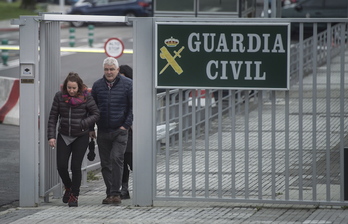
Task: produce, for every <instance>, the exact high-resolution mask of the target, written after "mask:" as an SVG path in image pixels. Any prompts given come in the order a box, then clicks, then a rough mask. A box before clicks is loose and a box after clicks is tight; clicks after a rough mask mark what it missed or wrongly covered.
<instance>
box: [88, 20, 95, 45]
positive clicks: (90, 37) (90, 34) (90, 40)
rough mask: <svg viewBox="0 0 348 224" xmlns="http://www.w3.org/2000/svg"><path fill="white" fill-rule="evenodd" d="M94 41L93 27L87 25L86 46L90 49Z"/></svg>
mask: <svg viewBox="0 0 348 224" xmlns="http://www.w3.org/2000/svg"><path fill="white" fill-rule="evenodd" d="M93 41H94V26H93V25H88V44H89V46H90V47H93Z"/></svg>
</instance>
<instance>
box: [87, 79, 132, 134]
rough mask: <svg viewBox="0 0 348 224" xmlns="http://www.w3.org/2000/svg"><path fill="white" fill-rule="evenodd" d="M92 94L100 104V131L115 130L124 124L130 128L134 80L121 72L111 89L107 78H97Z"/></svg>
mask: <svg viewBox="0 0 348 224" xmlns="http://www.w3.org/2000/svg"><path fill="white" fill-rule="evenodd" d="M92 96H93V98H94V100H95V102H96V103H97V105H98V108H99V111H100V119H99V121H98V122H97V125H98V131H100V132H113V131H116V130H117V129H119V128H120V127H121V126H123V127H124V128H126V129H129V128H130V127H131V126H132V123H133V106H132V105H133V81H132V80H131V79H129V78H126V77H124V76H122V75H120V74H118V75H117V77H116V80H115V83H114V84H113V86H112V87H111V89H109V87H108V85H107V80H106V78H105V77H104V76H103V78H101V79H99V80H97V81H96V82H95V83H94V84H93V87H92Z"/></svg>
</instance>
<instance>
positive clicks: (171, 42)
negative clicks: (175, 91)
mask: <svg viewBox="0 0 348 224" xmlns="http://www.w3.org/2000/svg"><path fill="white" fill-rule="evenodd" d="M164 44H165V45H166V46H167V47H168V48H173V47H176V46H177V45H178V44H179V40H178V39H175V38H173V37H170V38H168V39H165V40H164ZM167 47H165V46H163V47H161V49H160V51H161V53H160V57H161V58H162V59H165V60H167V64H166V65H165V66H164V67H163V69H162V70H161V71H160V73H159V74H160V75H161V74H162V73H163V72H164V71H165V70H166V69H167V68H168V67H169V66H171V67H172V68H173V69H174V71H175V72H176V73H177V74H178V75H180V74H181V73H183V70H182V68H181V67H180V65H179V64H178V63H177V62H176V61H175V59H176V58H177V57H179V58H181V55H180V54H181V52H182V51H183V50H184V48H185V47H184V46H182V47H181V48H180V49H179V50H178V51H176V50H174V51H173V53H174V55H172V54H171V53H170V52H169V50H168V49H167Z"/></svg>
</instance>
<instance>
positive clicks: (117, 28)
mask: <svg viewBox="0 0 348 224" xmlns="http://www.w3.org/2000/svg"><path fill="white" fill-rule="evenodd" d="M69 30H70V29H69V28H64V29H61V35H60V36H61V47H69V35H70V33H69ZM113 37H117V38H119V39H120V40H121V41H122V42H123V44H124V47H125V49H133V28H132V27H127V26H124V25H112V26H111V25H108V26H107V25H105V24H98V25H97V24H96V25H95V28H94V35H93V47H90V46H89V44H88V28H87V27H81V28H76V29H75V39H76V42H75V46H74V47H76V48H87V49H89V48H90V49H95V48H97V49H103V48H104V44H105V42H106V40H107V39H109V38H113ZM0 39H8V42H9V45H13V46H18V45H19V32H18V31H11V32H0ZM106 57H107V55H106V54H105V53H74V52H69V53H66V52H65V53H62V57H61V81H62V82H63V80H64V79H65V77H66V76H67V75H68V73H69V72H71V71H74V72H77V73H78V74H79V75H80V76H81V77H82V79H83V80H84V82H85V84H86V85H87V86H89V87H92V84H93V82H94V81H95V80H96V79H98V78H99V77H101V76H102V75H103V67H102V63H103V59H104V58H106ZM118 61H119V63H120V64H128V65H129V66H131V67H133V54H126V53H124V54H123V55H122V56H121V57H119V58H118ZM8 64H9V66H3V65H0V76H3V77H12V78H19V70H18V69H19V68H18V66H19V51H16V50H11V51H9V59H8Z"/></svg>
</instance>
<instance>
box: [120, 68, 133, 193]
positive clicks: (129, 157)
mask: <svg viewBox="0 0 348 224" xmlns="http://www.w3.org/2000/svg"><path fill="white" fill-rule="evenodd" d="M120 74H121V75H123V76H125V77H127V78H130V79H133V69H132V68H131V67H130V66H128V65H121V66H120ZM130 170H133V130H132V127H130V128H129V130H128V141H127V148H126V152H125V153H124V163H123V176H122V188H121V199H130V195H129V184H128V183H129V171H130Z"/></svg>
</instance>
